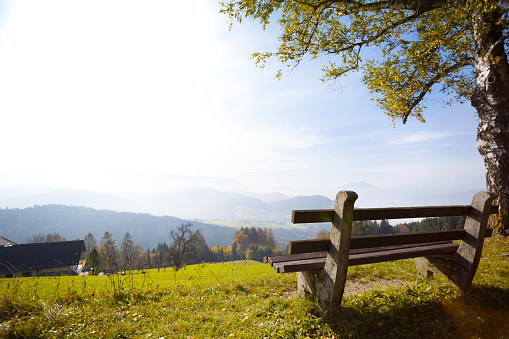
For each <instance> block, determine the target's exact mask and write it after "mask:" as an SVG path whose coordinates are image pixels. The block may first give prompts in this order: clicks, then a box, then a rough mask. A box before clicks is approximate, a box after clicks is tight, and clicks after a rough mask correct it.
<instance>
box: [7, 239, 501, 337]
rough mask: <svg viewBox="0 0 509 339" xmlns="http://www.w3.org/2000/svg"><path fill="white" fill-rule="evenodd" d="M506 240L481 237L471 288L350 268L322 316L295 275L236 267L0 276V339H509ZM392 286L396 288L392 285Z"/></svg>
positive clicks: (380, 269) (409, 269) (251, 265)
mask: <svg viewBox="0 0 509 339" xmlns="http://www.w3.org/2000/svg"><path fill="white" fill-rule="evenodd" d="M508 252H509V239H508V238H503V237H494V238H491V239H487V240H486V245H485V249H484V252H483V258H482V259H481V264H480V266H479V269H478V271H477V274H476V277H475V279H474V285H473V288H472V290H471V291H470V292H469V293H468V294H464V295H462V294H461V293H460V292H459V290H458V289H457V288H456V287H455V286H454V285H452V284H451V283H449V282H448V281H447V280H446V279H445V278H443V277H441V276H437V275H435V278H434V279H433V280H430V281H416V272H415V267H414V264H413V260H402V261H397V262H389V263H381V264H372V265H365V266H357V267H352V268H349V282H348V284H347V287H348V286H349V285H356V286H363V285H364V284H370V283H373V282H375V283H377V282H383V283H385V284H387V285H386V288H385V289H383V288H375V289H368V290H365V291H363V292H361V293H358V294H348V295H345V298H344V301H343V304H342V305H341V307H336V308H334V309H329V310H328V312H326V313H325V314H323V315H321V314H320V313H319V311H318V308H317V305H316V302H315V301H313V300H308V299H300V298H297V297H295V293H294V291H295V285H296V284H295V274H279V275H278V274H276V273H275V272H274V271H273V270H272V268H270V267H269V265H266V264H259V263H256V262H247V261H243V262H235V263H224V264H223V263H219V264H202V265H193V266H187V267H186V268H185V269H181V270H180V271H178V272H175V271H173V270H172V269H166V270H163V269H161V270H160V271H159V272H158V271H157V269H155V270H150V271H148V272H146V273H141V272H138V271H135V272H130V273H128V274H127V275H124V276H121V275H115V276H110V277H105V276H102V277H99V276H84V277H81V276H80V277H47V278H19V279H2V280H0V337H2V338H38V337H40V338H395V337H396V338H509V257H507V256H504V255H503V253H508ZM395 282H397V283H398V284H394V285H393V283H395Z"/></svg>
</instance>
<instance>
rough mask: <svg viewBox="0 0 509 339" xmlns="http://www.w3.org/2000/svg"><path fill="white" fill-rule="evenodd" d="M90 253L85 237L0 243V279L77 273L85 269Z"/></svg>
mask: <svg viewBox="0 0 509 339" xmlns="http://www.w3.org/2000/svg"><path fill="white" fill-rule="evenodd" d="M2 239H3V238H2ZM5 240H6V239H5ZM86 254H87V252H86V249H85V242H84V241H83V240H74V241H60V242H47V243H33V244H16V243H12V242H10V244H6V245H0V278H12V277H38V276H55V275H75V274H78V273H80V272H81V270H82V268H83V266H84V263H85V258H86Z"/></svg>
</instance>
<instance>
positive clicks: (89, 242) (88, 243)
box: [83, 232, 97, 255]
mask: <svg viewBox="0 0 509 339" xmlns="http://www.w3.org/2000/svg"><path fill="white" fill-rule="evenodd" d="M83 241H84V242H85V248H86V249H87V255H88V254H89V253H90V251H92V249H94V248H96V247H97V241H96V240H95V237H94V235H93V234H92V233H90V232H88V233H87V235H86V236H85V238H83Z"/></svg>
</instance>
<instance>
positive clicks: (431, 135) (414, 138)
mask: <svg viewBox="0 0 509 339" xmlns="http://www.w3.org/2000/svg"><path fill="white" fill-rule="evenodd" d="M460 134H465V132H447V133H440V132H429V131H428V132H421V133H416V134H412V135H406V136H403V137H400V138H398V139H396V140H392V141H390V142H389V143H390V144H395V145H402V144H412V143H419V142H426V141H429V140H441V139H445V138H448V137H451V136H457V135H460Z"/></svg>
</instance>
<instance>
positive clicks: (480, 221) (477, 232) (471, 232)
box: [415, 192, 496, 291]
mask: <svg viewBox="0 0 509 339" xmlns="http://www.w3.org/2000/svg"><path fill="white" fill-rule="evenodd" d="M494 199H496V195H495V194H493V193H489V192H478V193H476V194H475V195H474V197H473V198H472V205H471V206H472V210H471V212H470V214H469V215H468V216H467V220H466V222H465V227H464V229H465V232H466V234H465V237H464V238H463V240H462V241H461V243H460V245H459V247H458V250H457V251H456V253H453V254H452V255H448V256H440V255H437V256H432V257H420V258H416V259H415V262H416V267H417V273H418V275H419V276H420V277H421V278H429V277H431V276H432V275H433V273H442V274H444V275H445V276H447V277H448V278H449V279H450V280H451V281H452V282H453V283H454V284H456V285H457V286H458V287H459V288H460V289H461V290H463V291H466V290H468V289H469V288H470V286H471V284H472V280H473V279H474V275H475V271H476V270H477V266H478V265H479V260H480V259H481V253H482V248H483V245H484V236H485V233H486V228H487V225H488V219H489V216H490V209H491V204H492V202H493V200H494Z"/></svg>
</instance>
